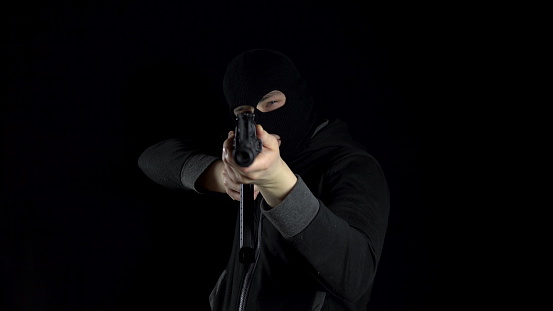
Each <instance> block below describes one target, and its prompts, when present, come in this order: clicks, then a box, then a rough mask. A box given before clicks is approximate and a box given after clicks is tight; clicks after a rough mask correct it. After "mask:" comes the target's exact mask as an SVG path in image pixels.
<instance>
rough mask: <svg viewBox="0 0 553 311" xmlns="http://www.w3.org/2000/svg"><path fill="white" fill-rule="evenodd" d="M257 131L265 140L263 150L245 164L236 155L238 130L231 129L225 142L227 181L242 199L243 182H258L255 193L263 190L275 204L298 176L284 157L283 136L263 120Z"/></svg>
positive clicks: (228, 187)
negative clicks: (242, 164) (266, 129)
mask: <svg viewBox="0 0 553 311" xmlns="http://www.w3.org/2000/svg"><path fill="white" fill-rule="evenodd" d="M256 135H257V137H258V138H259V139H261V141H262V142H263V147H262V150H261V152H260V153H259V154H258V155H257V157H256V158H255V160H254V161H253V163H252V164H251V165H250V166H248V167H241V166H239V165H238V164H236V162H235V161H234V157H233V140H234V132H233V131H230V132H229V135H228V138H227V139H226V140H225V141H224V143H223V154H222V160H223V163H224V169H223V172H222V174H223V185H224V187H225V189H226V193H227V194H228V195H229V196H230V197H231V198H233V199H234V200H240V184H254V197H255V198H256V197H257V195H258V194H259V193H262V194H263V197H264V198H265V201H267V203H268V204H269V205H270V206H273V207H274V206H276V205H278V204H279V203H280V202H282V200H284V198H285V197H286V195H288V193H289V192H290V190H291V189H292V188H293V186H294V185H295V183H296V181H297V178H296V176H295V175H294V173H293V172H292V171H291V170H290V169H289V168H288V165H287V164H286V163H285V162H284V160H282V158H281V157H280V152H279V146H280V144H281V141H280V137H279V136H278V135H275V134H269V133H268V132H267V131H265V130H264V129H263V127H262V126H261V125H260V124H257V125H256Z"/></svg>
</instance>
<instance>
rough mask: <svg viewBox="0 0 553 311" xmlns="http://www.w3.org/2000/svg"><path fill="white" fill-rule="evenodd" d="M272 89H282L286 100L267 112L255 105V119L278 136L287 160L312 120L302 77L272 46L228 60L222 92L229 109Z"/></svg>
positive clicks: (250, 102) (251, 102)
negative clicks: (282, 104)
mask: <svg viewBox="0 0 553 311" xmlns="http://www.w3.org/2000/svg"><path fill="white" fill-rule="evenodd" d="M275 90H278V91H281V92H282V93H284V95H285V96H286V104H285V105H284V106H282V107H280V108H279V109H276V110H274V111H271V112H261V111H259V110H257V109H255V115H256V122H257V123H258V124H261V125H262V126H263V128H264V129H265V130H266V131H267V132H269V133H270V134H278V135H279V136H280V137H281V140H282V144H281V146H280V154H281V157H282V158H283V159H284V160H287V158H291V157H293V156H294V155H295V154H297V153H298V152H299V151H301V149H302V147H303V146H304V143H305V141H306V140H307V138H308V137H309V134H310V132H311V131H312V130H313V126H314V124H315V120H316V112H315V109H314V108H313V99H312V96H311V94H310V93H309V90H308V88H307V84H306V82H305V80H304V79H303V77H302V76H301V75H300V73H299V72H298V70H297V68H296V66H295V65H294V63H293V62H292V61H291V60H290V58H288V57H287V56H286V55H284V54H282V53H281V52H279V51H275V50H269V49H252V50H247V51H245V52H243V53H241V54H239V55H238V56H236V57H235V58H234V59H233V60H232V61H231V62H230V63H229V65H228V67H227V71H226V73H225V76H224V79H223V92H224V95H225V98H226V100H227V103H228V104H229V108H230V109H231V111H233V110H234V108H236V107H238V106H242V105H248V106H252V107H256V106H257V104H258V102H259V101H260V100H261V99H262V98H263V96H265V95H266V94H267V93H269V92H271V91H275Z"/></svg>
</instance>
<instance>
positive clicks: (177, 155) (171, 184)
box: [138, 139, 218, 192]
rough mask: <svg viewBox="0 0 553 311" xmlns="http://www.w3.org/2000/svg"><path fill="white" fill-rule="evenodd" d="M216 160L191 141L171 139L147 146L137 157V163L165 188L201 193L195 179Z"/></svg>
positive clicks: (146, 173)
mask: <svg viewBox="0 0 553 311" xmlns="http://www.w3.org/2000/svg"><path fill="white" fill-rule="evenodd" d="M217 159H218V158H217V157H216V156H214V155H209V154H207V153H203V152H201V151H200V148H199V147H197V146H195V145H194V144H193V143H192V142H189V141H185V140H180V139H168V140H164V141H161V142H159V143H156V144H154V145H152V146H150V147H148V148H146V150H144V151H143V152H142V154H141V155H140V156H139V158H138V166H139V167H140V169H141V170H142V172H144V174H145V175H146V176H147V177H148V178H150V179H151V180H152V181H154V182H156V183H158V184H160V185H162V186H164V187H166V188H169V189H172V190H191V191H195V192H200V191H199V190H198V189H197V188H196V186H195V183H196V180H197V179H198V177H199V176H200V175H201V174H202V173H203V172H204V170H205V169H206V168H207V167H208V166H209V165H210V164H211V163H213V162H214V161H215V160H217Z"/></svg>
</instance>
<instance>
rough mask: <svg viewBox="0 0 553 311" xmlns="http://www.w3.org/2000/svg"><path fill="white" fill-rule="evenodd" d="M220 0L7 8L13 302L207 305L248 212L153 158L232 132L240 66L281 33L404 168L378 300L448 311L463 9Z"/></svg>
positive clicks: (313, 79) (379, 151)
mask: <svg viewBox="0 0 553 311" xmlns="http://www.w3.org/2000/svg"><path fill="white" fill-rule="evenodd" d="M205 3H206V4H199V3H190V2H187V1H123V0H120V1H73V2H71V1H53V2H52V1H50V2H31V1H19V2H17V4H16V5H15V6H12V7H11V8H8V9H6V10H4V11H3V15H4V20H5V21H6V22H7V26H8V27H7V28H5V29H7V31H6V36H5V40H6V41H5V42H6V43H7V44H6V45H5V49H4V52H5V57H4V60H6V65H5V66H4V68H3V71H4V74H6V75H7V76H6V77H7V81H6V83H5V85H4V86H5V87H6V91H5V92H4V93H3V103H2V114H1V135H2V136H1V146H0V147H1V161H2V162H1V170H0V177H1V185H0V207H1V209H0V230H1V231H0V233H1V236H0V243H1V249H0V282H1V283H0V309H1V310H6V311H12V310H14V311H15V310H24V311H27V310H55V311H65V310H67V311H69V310H71V311H73V310H83V311H87V310H133V309H136V308H139V307H142V308H151V309H156V310H161V309H180V310H191V309H192V308H191V306H195V307H194V308H193V309H194V310H208V295H209V292H210V291H211V288H212V287H213V286H214V284H215V282H216V281H217V278H218V276H219V273H220V272H221V270H222V269H223V268H224V266H225V264H226V261H227V259H228V256H229V251H230V246H231V244H230V243H231V239H232V231H233V223H234V217H235V212H236V211H235V210H230V209H228V207H227V206H224V204H221V203H223V202H221V201H218V199H215V198H207V199H206V200H203V199H201V200H199V199H198V198H197V197H195V196H190V195H187V194H184V193H181V192H172V191H169V190H167V189H165V188H162V187H161V186H158V185H157V184H154V183H153V182H152V181H150V180H149V179H147V178H146V177H145V176H144V175H143V174H142V172H141V171H140V170H139V169H138V166H137V158H138V156H139V154H140V153H141V152H142V151H143V150H144V148H146V147H147V146H149V145H151V144H153V143H155V142H157V141H159V140H161V139H165V138H168V137H171V136H176V135H178V134H183V133H187V134H194V135H205V136H206V137H211V136H216V135H217V134H218V133H219V131H221V130H223V132H225V133H226V131H228V129H230V124H229V123H228V122H227V119H226V117H227V115H226V114H225V113H226V110H225V109H226V107H225V102H224V98H223V96H222V87H221V85H222V83H221V81H222V76H223V73H224V70H225V65H226V64H227V62H228V61H229V60H230V59H231V57H233V56H234V55H236V54H237V53H238V52H240V51H242V50H244V49H247V48H253V47H268V48H276V49H279V50H281V51H283V52H285V53H286V54H288V55H289V56H291V58H292V59H293V60H294V61H295V63H296V64H297V66H298V67H299V69H300V71H301V72H303V74H304V76H305V78H306V79H307V81H308V83H309V85H310V87H311V89H312V90H313V93H314V96H315V99H316V100H317V101H318V102H319V103H321V104H325V105H330V107H331V108H332V109H334V110H335V113H336V114H337V115H339V116H340V117H341V118H342V119H343V120H345V121H346V122H348V123H349V128H350V130H351V133H352V135H353V136H354V137H355V138H356V139H358V140H359V141H361V142H362V143H364V144H365V145H366V146H367V147H368V148H369V151H370V152H371V153H372V154H373V155H374V156H375V157H376V158H377V159H378V160H379V162H380V163H381V165H382V167H383V169H384V172H385V174H386V176H387V178H388V181H389V184H390V189H391V198H392V200H391V215H390V222H389V230H388V235H387V238H386V243H385V247H384V251H383V254H382V260H381V263H380V268H379V271H378V275H377V278H376V283H375V286H374V291H373V298H372V302H371V306H370V308H369V309H370V310H379V311H383V310H429V309H440V310H442V308H441V307H440V302H441V301H443V297H444V295H447V293H448V292H450V285H448V283H444V282H442V281H439V280H441V278H439V277H438V276H440V275H442V274H444V271H447V270H443V269H442V267H443V262H444V255H443V254H442V252H441V247H442V246H443V244H440V243H438V240H440V239H437V238H436V236H440V233H439V232H436V230H437V225H436V223H437V219H439V218H440V217H439V215H440V213H441V211H440V210H438V209H435V208H434V205H433V204H432V199H433V198H434V197H433V196H431V191H429V189H433V190H435V189H437V188H438V187H439V186H440V185H439V183H433V182H429V180H430V179H431V178H430V177H431V176H432V173H433V172H435V171H438V170H439V168H435V167H432V165H433V163H437V162H432V159H433V158H435V157H438V156H439V154H438V155H436V153H434V151H436V148H435V146H434V145H433V144H432V147H430V148H429V146H430V145H431V144H430V143H429V142H430V141H431V140H432V137H433V136H432V135H435V134H434V133H436V131H439V129H437V128H436V124H437V123H436V120H435V119H434V116H433V115H431V114H429V112H431V111H433V112H434V113H436V111H438V113H440V114H442V115H443V114H444V113H449V112H447V111H445V110H444V109H440V107H441V106H440V105H438V104H437V102H438V101H437V100H436V98H437V97H439V96H441V95H443V93H444V92H443V89H442V88H441V86H442V85H443V84H444V83H443V79H444V76H443V75H440V74H441V73H443V72H444V71H445V70H447V67H448V66H451V64H450V61H451V60H450V59H447V58H446V57H445V56H443V55H444V54H443V53H444V51H446V50H447V48H448V47H446V46H445V43H446V42H447V38H448V36H451V35H452V34H451V32H450V30H448V29H447V28H445V25H446V23H444V21H446V20H447V18H448V17H447V14H446V15H445V16H441V17H440V18H438V17H436V15H434V14H433V13H431V11H429V9H430V8H429V7H425V6H421V5H420V4H417V5H414V4H411V5H407V6H406V5H405V4H403V5H399V4H397V5H392V4H389V5H384V4H377V5H375V4H370V3H369V4H363V5H361V4H353V2H352V1H340V2H339V3H334V2H330V3H329V4H321V3H320V2H316V1H305V2H300V1H261V2H259V1H216V2H214V1H206V2H205ZM261 3H262V4H261ZM446 13H447V12H446ZM429 137H430V138H429ZM214 143H215V144H219V143H221V142H220V141H214ZM431 151H432V152H431ZM442 221H443V220H442ZM440 241H441V240H440ZM291 281H293V280H291Z"/></svg>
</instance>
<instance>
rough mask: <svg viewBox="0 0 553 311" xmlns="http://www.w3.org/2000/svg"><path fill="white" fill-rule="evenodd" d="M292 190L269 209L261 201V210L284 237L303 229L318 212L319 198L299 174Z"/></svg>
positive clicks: (293, 234) (291, 235)
mask: <svg viewBox="0 0 553 311" xmlns="http://www.w3.org/2000/svg"><path fill="white" fill-rule="evenodd" d="M296 177H297V178H298V181H297V182H296V185H295V186H294V188H292V191H290V193H289V194H288V196H287V197H286V198H285V199H284V201H282V202H281V203H280V204H279V205H277V206H275V207H274V208H271V209H269V208H270V207H269V206H267V203H266V202H265V201H263V202H262V203H261V211H262V212H263V214H264V215H265V216H266V217H267V219H269V221H270V222H271V223H272V224H273V225H274V226H275V227H276V228H277V230H278V231H280V233H281V234H282V236H283V237H285V238H290V237H293V236H295V235H296V234H298V233H300V232H301V231H303V229H305V228H306V227H307V226H308V225H309V224H310V223H311V221H312V220H313V218H315V216H316V215H317V213H318V212H319V200H318V199H317V198H316V197H315V196H314V195H313V193H311V190H309V188H307V185H306V184H305V182H304V181H303V180H302V179H301V177H300V176H299V175H296Z"/></svg>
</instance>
